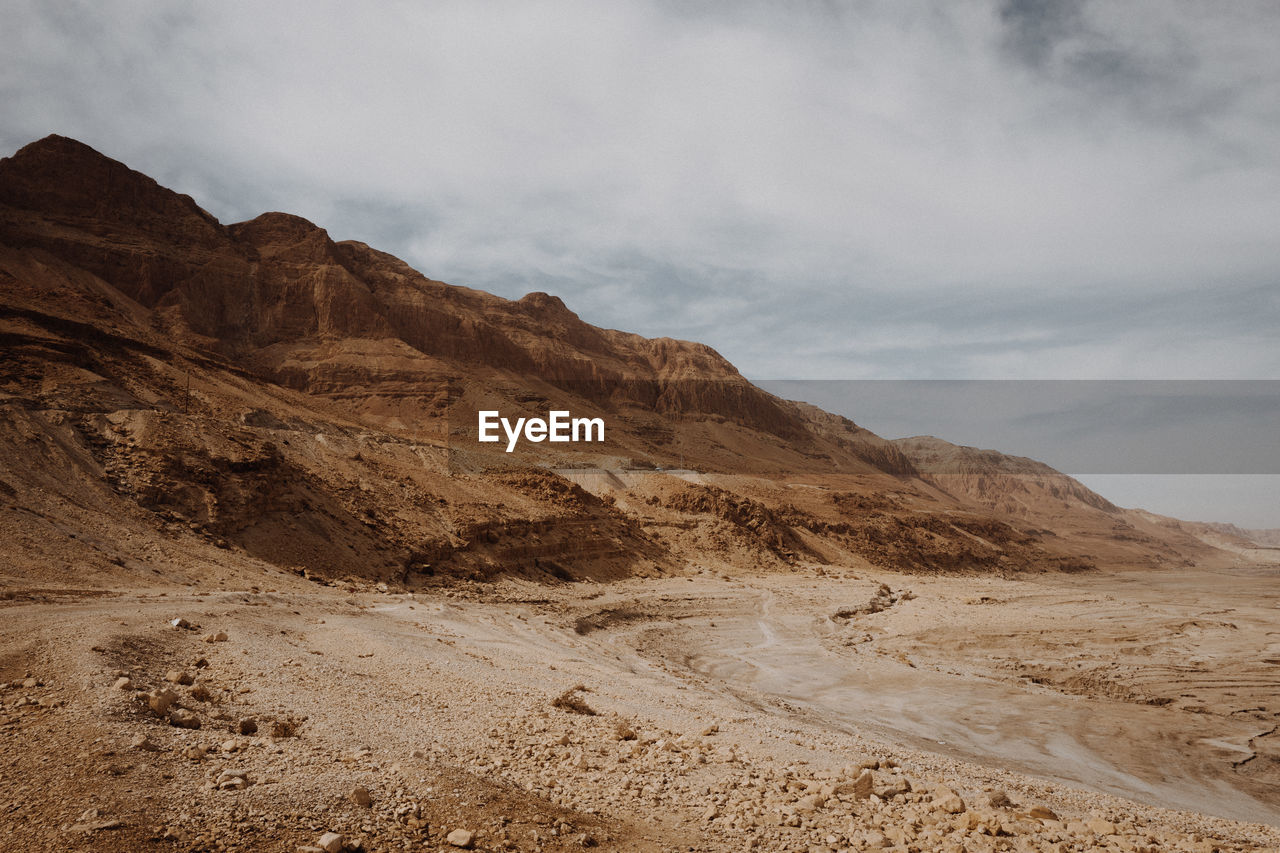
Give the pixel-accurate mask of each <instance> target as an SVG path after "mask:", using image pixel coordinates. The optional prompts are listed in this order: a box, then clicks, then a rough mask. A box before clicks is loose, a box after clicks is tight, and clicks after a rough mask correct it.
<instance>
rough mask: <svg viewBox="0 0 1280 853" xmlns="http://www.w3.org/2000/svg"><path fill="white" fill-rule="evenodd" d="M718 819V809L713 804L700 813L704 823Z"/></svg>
mask: <svg viewBox="0 0 1280 853" xmlns="http://www.w3.org/2000/svg"><path fill="white" fill-rule="evenodd" d="M718 817H720V808H719V807H718V806H716V805H715V804H714V803H713V804H711V805H709V806H707V810H706V811H705V812H703V813H702V820H703V821H704V822H706V821H711V820H715V819H716V818H718Z"/></svg>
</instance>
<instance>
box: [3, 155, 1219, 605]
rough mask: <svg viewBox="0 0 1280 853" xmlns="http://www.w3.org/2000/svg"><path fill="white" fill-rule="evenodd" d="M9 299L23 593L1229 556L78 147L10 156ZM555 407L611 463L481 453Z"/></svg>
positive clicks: (736, 376) (1024, 472) (11, 495)
mask: <svg viewBox="0 0 1280 853" xmlns="http://www.w3.org/2000/svg"><path fill="white" fill-rule="evenodd" d="M0 288H2V290H3V298H2V299H0V341H2V342H3V346H4V348H5V352H6V358H5V359H4V366H3V368H0V371H2V372H0V417H2V418H3V420H4V423H5V426H6V428H5V429H4V431H3V436H0V496H2V497H3V499H4V500H5V501H7V502H8V503H9V508H10V509H11V510H12V512H8V513H5V519H4V521H3V522H0V525H2V527H0V530H2V531H3V533H4V534H5V535H4V539H5V542H6V544H5V545H4V546H3V548H4V549H5V556H6V558H7V559H8V560H9V562H8V565H9V566H10V567H11V568H10V569H9V571H11V572H13V573H14V574H15V575H16V576H19V577H31V576H41V577H45V578H47V579H48V580H49V581H50V582H51V583H54V582H56V583H60V584H69V583H74V584H88V585H94V584H95V583H98V582H99V581H101V582H102V583H106V582H108V581H109V579H111V578H118V577H119V576H120V575H121V574H124V575H128V576H130V577H132V578H133V579H134V580H139V579H146V578H149V577H153V576H155V575H160V576H163V577H164V578H166V579H168V580H172V579H173V578H174V577H183V578H190V579H191V582H197V581H199V579H200V578H202V577H205V576H207V575H208V573H209V572H210V571H214V572H216V573H220V574H219V576H225V577H232V576H236V574H237V573H245V572H248V573H250V574H252V573H253V572H255V571H261V566H262V565H274V566H286V567H289V568H292V569H294V570H295V571H298V572H300V573H306V574H308V575H309V576H314V577H316V578H317V579H321V580H327V581H331V580H333V579H335V578H363V579H372V580H380V581H391V582H397V583H407V584H413V583H438V582H445V581H452V580H454V579H457V578H459V577H464V578H465V577H470V578H475V579H483V578H486V577H491V576H493V575H495V574H497V573H507V574H519V575H524V576H528V577H533V578H538V579H544V580H553V579H560V580H564V579H571V578H583V577H594V578H600V579H606V578H611V577H619V576H623V575H628V574H636V573H640V574H644V573H651V572H671V571H680V570H683V569H684V568H685V567H686V566H688V565H690V564H699V565H702V564H708V563H711V564H717V565H720V564H723V565H726V566H730V567H736V568H738V569H741V568H744V567H752V568H756V567H764V568H768V567H771V566H782V565H787V564H795V563H798V562H812V563H825V562H849V563H852V564H854V565H856V564H858V563H860V562H866V563H870V564H876V565H885V566H890V567H894V568H900V569H904V570H952V571H954V570H983V571H1002V572H1003V571H1023V570H1028V569H1043V568H1072V569H1079V568H1087V567H1088V566H1090V565H1091V564H1092V562H1093V561H1094V560H1096V559H1098V558H1102V559H1107V560H1118V561H1120V562H1124V563H1131V564H1133V565H1168V564H1175V565H1176V564H1179V562H1186V561H1190V560H1202V559H1214V558H1215V555H1217V554H1218V553H1219V552H1217V551H1215V550H1214V549H1213V548H1211V547H1210V546H1208V545H1206V544H1205V543H1203V542H1200V541H1199V540H1196V539H1194V538H1193V537H1189V536H1182V535H1175V534H1174V533H1171V532H1169V531H1168V530H1165V529H1164V528H1162V527H1161V526H1160V525H1158V524H1156V525H1154V526H1153V525H1151V524H1147V525H1146V527H1143V528H1142V529H1137V528H1138V526H1137V525H1135V524H1134V522H1133V521H1132V520H1131V519H1129V518H1128V517H1127V516H1126V515H1125V514H1124V512H1123V511H1121V510H1119V509H1117V508H1116V507H1113V506H1111V505H1110V504H1109V503H1108V502H1107V501H1105V500H1104V499H1102V498H1101V497H1099V496H1098V495H1096V494H1094V493H1092V492H1090V491H1089V490H1087V489H1085V488H1084V487H1083V486H1081V485H1080V484H1079V483H1076V482H1075V481H1074V480H1071V479H1070V478H1068V477H1066V476H1065V475H1062V474H1060V473H1058V472H1056V471H1053V470H1052V469H1050V468H1048V467H1047V466H1043V465H1041V464H1040V463H1035V462H1032V461H1031V460H1021V459H1017V458H1014V457H1007V456H1003V455H1002V454H998V453H995V452H993V451H974V450H972V449H971V448H956V447H954V446H953V445H948V444H946V443H945V442H940V441H938V440H936V439H909V440H904V441H898V442H889V441H886V440H884V439H882V438H880V437H879V436H876V435H874V434H872V433H870V432H869V431H867V430H864V429H862V428H860V427H858V426H857V425H856V424H855V423H853V422H852V421H850V420H848V419H846V418H842V417H839V416H836V415H832V414H830V413H827V412H823V411H821V410H820V409H817V408H815V407H813V406H809V405H807V404H804V403H798V402H793V401H786V400H782V399H780V398H778V397H775V396H773V395H770V394H768V393H766V392H764V391H763V390H761V389H759V388H757V387H756V386H754V385H752V384H751V383H750V382H749V381H747V380H746V379H745V378H744V377H742V375H741V374H740V373H739V372H738V371H737V370H736V369H735V368H734V367H733V366H732V365H731V364H730V363H729V362H728V361H726V360H725V359H724V358H723V357H721V356H720V355H719V354H718V353H716V352H715V351H714V350H713V349H711V348H710V347H707V346H705V345H702V344H697V343H691V342H686V341H677V340H673V339H670V338H657V339H648V338H644V337H641V336H639V335H634V334H629V333H626V332H621V331H616V330H610V329H600V328H597V327H595V326H592V325H590V324H588V323H585V322H584V321H582V320H581V318H579V317H578V316H577V315H576V314H574V313H573V312H572V311H571V310H570V309H569V308H568V307H566V306H565V304H564V303H563V302H562V301H561V300H560V299H559V298H557V297H555V296H552V295H549V294H546V293H531V294H528V295H526V296H525V297H523V298H521V299H519V300H507V299H502V298H500V297H497V296H494V295H491V294H488V293H484V292H481V291H477V290H472V289H469V288H465V287H458V286H454V285H449V284H445V283H443V282H439V281H434V280H432V279H429V278H427V277H426V276H424V275H422V274H421V273H419V272H417V271H416V270H414V269H412V268H411V267H409V266H408V265H407V264H405V263H404V262H403V261H401V260H399V259H397V258H395V257H393V256H391V255H388V254H386V253H384V252H380V251H378V250H376V249H373V248H371V247H369V246H367V245H365V244H363V243H358V242H353V241H334V240H333V239H331V237H330V236H329V234H328V233H327V232H326V231H325V230H324V229H322V228H320V227H318V226H316V225H314V224H313V223H311V222H308V221H307V220H305V219H301V218H299V217H296V216H292V215H289V214H285V213H265V214H263V215H261V216H259V217H257V218H255V219H253V220H250V221H248V222H241V223H236V224H232V225H223V224H222V223H220V222H218V220H217V219H216V218H215V217H213V216H211V215H210V214H209V213H208V212H206V211H204V210H203V209H202V208H200V207H199V205H198V204H197V203H196V202H195V201H194V200H193V199H191V198H190V197H188V196H184V195H180V194H178V193H175V192H172V191H170V190H168V189H165V188H164V187H162V186H160V185H159V184H157V183H156V182H155V181H154V180H152V179H151V178H148V177H146V176H145V175H142V174H140V173H138V172H135V171H133V170H131V169H129V168H128V167H127V166H125V165H124V164H122V163H119V162H117V161H115V160H111V159H110V158H108V157H105V156H103V155H102V154H100V153H98V152H96V151H94V150H93V149H91V148H89V147H88V146H86V145H84V144H82V143H80V142H77V141H75V140H71V139H67V138H64V137H58V136H50V137H47V138H45V139H43V140H40V141H38V142H34V143H32V144H30V145H27V146H26V147H24V148H22V149H21V150H19V151H18V152H17V153H16V154H14V155H13V156H12V157H9V158H5V159H4V160H0ZM552 409H562V410H567V411H571V412H573V413H574V415H575V416H577V415H581V416H584V417H600V418H602V419H603V420H605V421H606V422H607V423H608V425H609V426H608V430H607V432H606V435H605V441H603V442H601V443H599V444H589V445H588V444H583V445H557V446H555V447H554V448H553V447H552V446H551V445H549V444H533V443H530V442H525V443H524V444H523V445H522V446H520V447H518V448H517V449H516V451H515V452H513V453H505V452H504V450H503V448H502V447H500V446H494V445H481V444H480V443H478V442H477V441H476V433H477V428H478V427H477V413H478V412H479V411H481V410H499V411H501V412H502V414H503V415H504V416H509V417H511V418H513V419H514V418H515V417H536V416H545V415H546V414H547V412H549V411H550V410H552ZM671 468H680V469H681V470H680V471H678V472H671V471H669V470H657V469H671ZM943 469H946V470H943Z"/></svg>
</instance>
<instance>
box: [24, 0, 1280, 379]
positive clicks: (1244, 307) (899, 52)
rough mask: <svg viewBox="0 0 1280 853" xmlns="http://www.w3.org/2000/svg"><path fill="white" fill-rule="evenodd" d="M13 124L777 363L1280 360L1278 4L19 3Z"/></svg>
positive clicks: (349, 234)
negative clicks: (1279, 332)
mask: <svg viewBox="0 0 1280 853" xmlns="http://www.w3.org/2000/svg"><path fill="white" fill-rule="evenodd" d="M0 6H3V9H2V11H3V12H4V16H5V20H6V21H7V22H10V25H9V26H6V27H5V28H4V31H3V32H2V33H0V54H2V55H3V56H4V57H5V58H4V59H2V60H0V110H3V114H4V115H5V117H6V121H5V126H4V127H3V128H0V144H3V146H4V148H6V149H7V150H12V149H14V148H16V147H18V146H19V145H21V144H23V143H25V142H27V141H30V139H33V138H37V137H39V136H43V135H45V134H46V133H49V132H61V133H66V134H69V135H72V136H76V137H78V138H81V139H83V140H84V141H86V142H89V143H90V144H92V145H94V146H95V147H98V148H99V149H100V150H102V151H104V152H105V153H108V154H109V155H111V156H114V157H117V158H119V159H123V160H125V161H126V162H128V163H129V164H130V165H132V166H134V167H135V168H138V169H140V170H142V171H145V172H147V173H148V174H151V175H152V176H154V177H156V178H157V179H158V180H160V181H161V182H162V183H166V184H168V185H170V186H174V187H175V188H177V189H180V190H182V191H184V192H189V193H191V194H192V195H194V196H195V197H196V198H197V199H198V200H200V202H201V203H202V204H203V205H204V206H205V207H207V208H208V209H210V210H211V211H212V212H213V213H214V214H215V215H217V216H219V217H220V218H222V219H223V220H224V221H235V220H238V219H243V218H248V217H251V216H254V215H256V214H257V213H259V212H261V211H263V210H267V209H277V210H288V211H291V212H296V213H299V214H301V215H304V216H307V217H308V218H311V219H313V220H314V221H316V222H318V223H320V224H322V225H324V226H326V227H327V228H328V229H329V230H330V232H331V233H332V234H333V235H334V236H335V237H336V238H339V239H342V238H354V239H360V240H364V241H365V242H368V243H370V244H373V245H375V246H378V247H380V248H385V249H387V250H389V251H392V252H395V253H397V254H399V255H401V256H402V257H404V258H405V259H406V260H408V261H410V262H411V263H413V264H414V265H415V266H418V267H419V268H420V269H422V270H423V271H424V272H425V273H427V274H428V275H430V276H432V277H434V278H440V279H444V280H446V281H452V282H454V283H458V284H467V285H471V286H476V287H482V288H485V289H490V290H494V291H496V292H499V293H501V294H503V295H506V296H512V297H516V296H519V295H521V294H522V293H524V292H525V291H527V290H530V289H543V290H550V291H553V292H556V293H558V294H560V295H562V296H563V297H564V298H565V300H566V302H568V304H569V305H570V306H571V307H573V308H575V310H578V311H579V313H581V314H582V315H583V316H584V318H586V319H587V320H589V321H591V322H596V323H599V324H601V325H606V326H612V327H619V328H627V329H631V330H634V331H639V332H642V333H646V334H651V335H656V334H672V335H677V336H682V337H691V338H696V339H699V340H703V341H706V342H708V343H710V344H712V345H713V346H716V347H717V348H718V349H720V350H721V351H723V352H724V353H725V354H726V355H727V356H729V357H730V358H731V359H732V360H733V361H735V363H737V364H739V366H740V367H742V369H743V370H744V372H745V373H747V374H748V375H754V376H816V377H833V378H834V377H851V378H853V377H863V376H896V377H903V376H924V377H928V376H975V377H976V376H987V377H1004V376H1041V377H1050V376H1081V377H1108V376H1148V377H1158V376H1171V375H1172V376H1187V377H1192V376H1194V377H1246V376H1272V375H1275V374H1276V371H1277V369H1280V363H1277V362H1278V356H1277V354H1276V352H1275V347H1274V345H1273V344H1271V337H1272V335H1273V332H1272V331H1271V330H1273V329H1274V328H1275V327H1276V320H1277V319H1280V317H1277V314H1278V313H1280V307H1278V306H1277V302H1276V297H1275V296H1274V293H1275V284H1276V282H1277V276H1278V275H1280V251H1278V249H1277V244H1276V241H1275V239H1274V224H1273V223H1274V222H1276V221H1280V163H1278V162H1277V158H1278V157H1280V138H1278V131H1280V110H1278V109H1277V107H1276V106H1275V105H1276V104H1280V58H1278V57H1277V52H1276V51H1274V49H1273V46H1272V44H1271V43H1270V41H1271V40H1270V39H1269V38H1268V35H1267V34H1268V33H1270V32H1273V31H1274V27H1275V25H1276V24H1277V23H1280V20H1277V19H1280V11H1277V9H1276V8H1275V7H1274V5H1273V4H1269V3H1263V2H1255V3H1241V4H1231V5H1230V6H1227V7H1221V6H1219V5H1213V6H1208V5H1204V4H1199V3H1194V2H1190V0H1187V2H1165V0H1134V2H1126V3H1123V4H1110V3H1100V2H1075V3H1046V2H1030V0H1021V2H1005V3H995V2H991V3H984V2H973V3H964V4H945V5H943V6H936V5H934V4H903V3H897V2H887V0H885V2H875V1H874V0H871V1H870V2H856V3H848V4H823V3H816V2H815V3H792V4H773V3H756V4H718V3H695V4H684V3H657V2H638V0H631V1H630V2H626V1H625V0H624V2H617V3H608V4H600V3H588V2H527V3H508V2H441V3H433V4H415V3H396V2H388V3H382V4H378V5H377V6H375V7H360V8H359V9H358V10H356V9H355V7H352V6H350V4H338V3H330V2H307V3H302V2H292V3H273V4H266V5H264V4H250V3H237V2H223V3H217V4H194V5H191V6H186V7H181V8H180V10H179V11H175V10H174V8H173V7H172V5H171V4H167V3H160V2H131V3H123V2H115V3H113V2H105V3H83V4H74V5H69V4H46V3H39V2H17V0H3V2H2V3H0Z"/></svg>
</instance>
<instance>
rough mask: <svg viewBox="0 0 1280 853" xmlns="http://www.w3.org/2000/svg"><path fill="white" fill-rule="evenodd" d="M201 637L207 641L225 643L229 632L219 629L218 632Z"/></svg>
mask: <svg viewBox="0 0 1280 853" xmlns="http://www.w3.org/2000/svg"><path fill="white" fill-rule="evenodd" d="M201 639H203V640H204V641H205V642H206V643H225V642H226V641H227V632H226V631H218V632H217V633H216V634H205V635H204V637H202V638H201Z"/></svg>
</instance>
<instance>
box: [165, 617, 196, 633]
mask: <svg viewBox="0 0 1280 853" xmlns="http://www.w3.org/2000/svg"><path fill="white" fill-rule="evenodd" d="M169 624H170V625H172V626H173V627H175V628H178V629H179V630H181V629H182V628H190V627H191V623H190V622H188V621H187V620H186V619H183V618H182V617H178V618H177V619H170V620H169Z"/></svg>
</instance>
